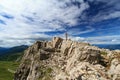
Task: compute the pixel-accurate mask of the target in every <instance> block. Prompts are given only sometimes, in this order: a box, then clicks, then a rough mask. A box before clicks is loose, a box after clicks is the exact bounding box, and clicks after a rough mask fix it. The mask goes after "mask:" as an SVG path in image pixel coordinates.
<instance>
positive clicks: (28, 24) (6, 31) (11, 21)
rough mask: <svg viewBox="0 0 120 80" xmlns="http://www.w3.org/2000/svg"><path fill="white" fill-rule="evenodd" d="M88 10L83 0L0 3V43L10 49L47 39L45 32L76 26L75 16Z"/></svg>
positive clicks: (22, 0) (26, 0)
mask: <svg viewBox="0 0 120 80" xmlns="http://www.w3.org/2000/svg"><path fill="white" fill-rule="evenodd" d="M73 3H79V4H77V5H76V4H73ZM88 7H89V5H88V3H87V2H84V0H61V1H60V0H35V1H34V0H16V1H14V0H4V1H2V2H1V3H0V9H1V11H0V19H1V20H0V25H1V27H0V35H1V36H0V40H2V43H6V44H7V43H9V46H13V45H15V44H17V45H19V43H21V44H24V43H26V42H25V41H24V40H26V41H27V42H30V40H31V39H32V40H33V39H34V40H36V39H40V38H50V37H51V36H49V35H47V34H45V33H44V32H48V31H57V30H58V31H64V30H65V27H66V26H67V27H71V26H75V25H77V24H78V18H77V17H78V16H80V15H81V14H82V12H83V11H84V10H86V9H87V8H88ZM4 24H6V25H4ZM20 40H21V41H20ZM2 43H1V44H2ZM13 43H14V44H13ZM1 46H2V45H1Z"/></svg>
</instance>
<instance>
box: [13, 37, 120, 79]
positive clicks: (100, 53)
mask: <svg viewBox="0 0 120 80" xmlns="http://www.w3.org/2000/svg"><path fill="white" fill-rule="evenodd" d="M14 80H120V50H113V51H111V50H108V49H100V48H98V47H95V46H91V45H90V44H89V43H82V42H76V41H72V40H66V39H62V38H59V37H54V38H53V39H52V41H37V42H36V43H34V44H33V45H32V46H30V47H29V48H28V49H27V50H26V51H25V53H24V56H23V58H22V60H21V64H20V66H19V68H18V69H17V71H16V73H15V76H14Z"/></svg>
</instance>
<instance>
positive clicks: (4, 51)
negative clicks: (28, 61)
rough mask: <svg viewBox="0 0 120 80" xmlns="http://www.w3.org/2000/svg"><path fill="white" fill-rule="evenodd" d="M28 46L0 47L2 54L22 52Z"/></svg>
mask: <svg viewBox="0 0 120 80" xmlns="http://www.w3.org/2000/svg"><path fill="white" fill-rule="evenodd" d="M27 48H28V46H27V45H21V46H15V47H11V48H4V47H0V55H5V54H11V53H18V52H22V51H23V50H25V49H27Z"/></svg>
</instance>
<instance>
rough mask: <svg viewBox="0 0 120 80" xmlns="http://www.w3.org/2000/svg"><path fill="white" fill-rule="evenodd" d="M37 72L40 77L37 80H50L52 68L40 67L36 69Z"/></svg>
mask: <svg viewBox="0 0 120 80" xmlns="http://www.w3.org/2000/svg"><path fill="white" fill-rule="evenodd" d="M38 70H39V72H40V73H41V76H40V77H39V79H38V80H43V78H44V80H51V73H52V71H53V70H52V68H45V67H44V66H41V67H40V68H38Z"/></svg>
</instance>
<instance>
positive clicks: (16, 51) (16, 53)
mask: <svg viewBox="0 0 120 80" xmlns="http://www.w3.org/2000/svg"><path fill="white" fill-rule="evenodd" d="M27 48H28V46H25V45H22V46H16V47H12V48H8V49H6V48H0V61H15V60H17V59H18V58H19V59H20V58H21V57H22V55H23V53H24V50H26V49H27Z"/></svg>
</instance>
